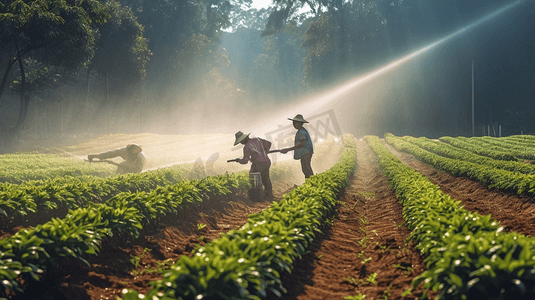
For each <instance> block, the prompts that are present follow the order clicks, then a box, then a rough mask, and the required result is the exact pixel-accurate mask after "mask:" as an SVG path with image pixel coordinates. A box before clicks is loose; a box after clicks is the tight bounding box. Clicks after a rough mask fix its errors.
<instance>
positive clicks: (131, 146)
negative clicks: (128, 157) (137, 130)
mask: <svg viewBox="0 0 535 300" xmlns="http://www.w3.org/2000/svg"><path fill="white" fill-rule="evenodd" d="M126 149H127V150H128V151H132V150H134V149H136V150H139V152H141V151H143V148H141V145H138V144H134V143H132V144H128V145H126Z"/></svg>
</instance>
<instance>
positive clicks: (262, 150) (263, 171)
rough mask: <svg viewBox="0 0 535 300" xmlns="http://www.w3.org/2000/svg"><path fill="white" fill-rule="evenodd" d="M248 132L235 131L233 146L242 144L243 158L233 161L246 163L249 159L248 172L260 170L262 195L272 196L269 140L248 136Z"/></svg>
mask: <svg viewBox="0 0 535 300" xmlns="http://www.w3.org/2000/svg"><path fill="white" fill-rule="evenodd" d="M249 135H250V133H247V134H245V133H243V132H241V131H238V132H236V134H235V137H236V141H235V142H234V146H236V145H238V144H243V145H244V147H243V158H236V159H235V160H234V161H236V162H239V163H240V164H247V163H248V162H249V160H251V163H252V164H251V170H250V171H249V173H253V172H260V176H261V179H262V185H264V197H265V198H272V197H273V186H272V184H271V179H270V178H269V168H270V167H271V160H270V159H269V157H268V153H269V148H270V147H271V142H270V141H268V140H264V139H261V138H258V137H256V138H249Z"/></svg>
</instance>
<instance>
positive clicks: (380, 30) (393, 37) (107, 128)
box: [0, 0, 535, 152]
mask: <svg viewBox="0 0 535 300" xmlns="http://www.w3.org/2000/svg"><path fill="white" fill-rule="evenodd" d="M4 2H5V4H9V3H11V2H12V1H7V2H6V1H4ZM28 2H29V3H30V2H32V1H28ZM75 3H76V4H75V6H76V5H82V6H83V4H81V2H78V1H76V2H75ZM322 3H323V2H321V1H300V0H293V1H274V3H272V6H270V7H269V8H267V9H263V8H262V9H259V10H257V9H254V8H251V7H250V4H251V1H247V0H233V1H215V2H214V1H183V2H180V4H177V3H174V2H165V1H164V2H159V4H158V5H150V4H148V3H146V2H143V1H136V0H121V1H110V2H106V3H104V2H101V5H100V6H99V7H93V8H87V7H84V9H88V10H91V9H92V10H94V11H92V12H91V13H92V14H93V18H94V20H93V22H91V24H90V26H89V27H80V28H76V27H75V26H73V25H65V23H61V22H56V21H54V20H52V19H50V18H48V19H47V17H42V19H41V20H45V21H39V22H46V24H47V25H46V26H41V25H39V24H41V23H39V22H38V21H37V19H33V18H29V19H27V20H26V21H23V19H17V20H15V19H10V18H9V17H8V16H9V15H10V14H15V15H16V14H22V12H21V11H18V10H16V9H15V10H13V8H11V6H9V5H5V6H3V7H1V8H0V28H1V29H2V30H1V32H2V33H1V34H0V40H1V41H2V43H0V47H1V48H2V51H1V52H0V70H1V73H0V74H2V76H3V78H2V85H1V87H0V134H1V135H2V142H1V143H0V147H1V148H2V151H3V152H10V151H16V150H17V149H20V145H21V141H26V142H27V141H34V142H35V143H39V141H40V140H55V141H65V143H68V142H67V140H73V139H74V140H75V141H83V140H85V139H88V138H94V137H97V136H99V135H103V134H116V133H131V134H134V133H136V134H137V133H154V134H175V135H176V134H180V135H183V134H229V135H233V134H234V133H235V132H236V131H238V130H241V131H244V132H252V133H253V134H255V135H257V136H263V137H265V136H266V133H268V132H270V131H274V130H276V129H277V128H280V127H279V126H288V125H289V124H290V123H289V121H288V120H287V118H288V117H293V116H295V115H296V114H298V113H301V114H303V115H304V116H305V119H306V118H308V117H315V116H316V115H318V114H322V113H325V112H329V111H332V112H333V113H334V115H335V117H336V120H335V121H336V122H334V123H336V124H334V123H333V120H332V119H329V120H327V119H321V117H318V119H316V120H314V121H313V122H311V123H310V124H309V125H308V126H310V127H314V128H316V129H317V130H319V131H318V132H320V131H321V130H322V128H321V125H318V124H319V123H318V122H323V123H329V124H327V125H326V126H327V127H328V128H329V129H330V130H331V131H332V132H334V131H336V130H334V127H335V125H338V126H339V128H340V132H348V133H352V134H354V135H355V136H357V137H362V136H364V135H370V134H371V135H378V136H382V135H383V134H384V133H387V132H391V133H394V134H397V135H413V136H427V137H432V138H436V137H440V136H444V135H451V136H458V135H465V136H471V135H472V130H474V135H488V134H489V129H490V134H491V135H497V134H498V129H499V128H501V129H500V133H501V134H502V135H510V134H522V133H523V134H526V133H535V124H534V123H533V122H532V119H533V118H534V117H535V108H534V107H533V103H535V102H534V101H533V100H534V99H533V97H534V96H535V85H534V84H533V80H534V78H535V73H534V72H535V68H534V67H535V50H534V49H535V42H534V41H535V39H534V38H533V34H534V32H535V30H534V25H535V21H534V20H535V18H533V16H534V5H533V3H532V2H530V1H506V2H504V1H498V0H493V1H482V0H468V1H458V0H449V1H425V2H424V1H417V0H403V1H396V2H391V1H384V0H365V1H333V2H328V3H327V4H322ZM507 5H511V8H510V9H508V10H507V11H505V12H503V13H500V14H495V15H493V13H496V11H499V10H500V9H503V7H506V6H507ZM34 9H35V8H34ZM50 10H51V13H52V14H56V15H58V16H59V17H61V18H66V17H67V16H64V15H62V12H61V10H59V9H58V8H50ZM44 14H45V11H43V10H40V9H36V11H35V15H36V16H37V15H43V16H44ZM489 15H491V16H492V19H490V20H487V21H486V22H483V23H481V24H477V25H473V26H472V27H471V28H470V29H469V30H466V32H463V33H460V34H458V35H457V36H455V37H453V38H451V39H449V40H447V41H444V42H443V43H441V44H440V45H437V46H436V47H434V48H433V49H429V50H428V51H426V52H423V53H421V54H420V55H419V56H417V57H414V58H412V59H409V60H407V61H406V62H404V63H403V64H400V65H399V66H396V67H395V68H392V69H390V70H388V71H385V72H383V73H381V74H380V75H378V76H375V77H374V78H373V79H370V80H367V81H365V82H362V83H361V84H358V85H356V86H354V87H351V88H349V89H347V90H345V91H344V92H343V93H340V92H339V91H340V90H341V89H343V88H342V87H343V86H346V85H348V84H350V83H351V82H354V81H356V80H358V79H359V78H363V77H366V76H367V75H369V74H371V73H373V72H374V71H376V70H378V69H380V68H382V67H384V66H385V65H388V64H390V63H392V62H395V61H397V60H399V59H400V58H403V57H406V56H407V55H410V54H411V53H414V52H416V51H419V50H421V49H423V48H425V47H427V46H429V45H430V44H432V43H434V42H436V41H439V40H441V39H442V38H444V37H445V36H448V35H450V34H452V33H454V32H456V31H458V30H459V29H461V28H464V27H466V26H469V25H471V24H474V23H475V22H476V21H477V20H480V19H481V18H484V17H485V16H489ZM68 17H69V18H73V19H76V18H80V16H76V15H70V16H68ZM51 37H54V38H51ZM75 38H77V40H76V41H78V42H77V43H69V42H67V41H68V40H73V39H75ZM17 49H22V50H21V51H17ZM472 63H473V65H474V69H473V70H474V81H473V82H472ZM472 83H474V89H472ZM472 93H474V97H473V99H474V118H473V119H472ZM472 122H473V124H474V127H472ZM329 126H330V127H329ZM290 130H291V129H290ZM325 130H326V129H325ZM319 138H321V136H319ZM29 143H30V144H31V142H29ZM231 143H232V141H229V145H231ZM27 144H28V142H27ZM27 144H26V145H27Z"/></svg>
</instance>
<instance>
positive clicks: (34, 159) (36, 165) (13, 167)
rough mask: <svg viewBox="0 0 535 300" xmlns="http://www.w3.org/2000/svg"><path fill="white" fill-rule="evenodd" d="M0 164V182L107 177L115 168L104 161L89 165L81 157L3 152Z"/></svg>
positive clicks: (0, 156) (16, 182)
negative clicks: (73, 177) (84, 176)
mask: <svg viewBox="0 0 535 300" xmlns="http://www.w3.org/2000/svg"><path fill="white" fill-rule="evenodd" d="M0 166H2V168H0V182H9V183H15V184H18V183H22V182H25V181H28V180H48V179H53V178H56V177H59V176H82V175H92V176H98V177H107V176H112V175H114V174H115V169H116V167H115V166H113V167H112V166H110V165H108V164H104V163H94V164H91V165H90V164H89V163H87V162H84V161H83V160H81V159H74V158H70V157H62V156H58V155H54V154H3V155H0Z"/></svg>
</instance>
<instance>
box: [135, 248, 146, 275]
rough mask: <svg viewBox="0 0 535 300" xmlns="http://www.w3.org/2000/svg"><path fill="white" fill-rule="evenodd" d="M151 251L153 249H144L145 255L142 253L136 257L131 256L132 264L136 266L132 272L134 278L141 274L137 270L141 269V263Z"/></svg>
mask: <svg viewBox="0 0 535 300" xmlns="http://www.w3.org/2000/svg"><path fill="white" fill-rule="evenodd" d="M149 251H151V249H149V248H144V249H143V253H141V254H140V255H139V256H134V255H131V256H130V262H131V263H132V264H133V265H134V269H133V270H132V274H134V276H137V275H139V272H138V271H137V268H138V267H139V263H140V262H141V260H142V259H143V257H144V256H145V254H146V253H147V252H149Z"/></svg>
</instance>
